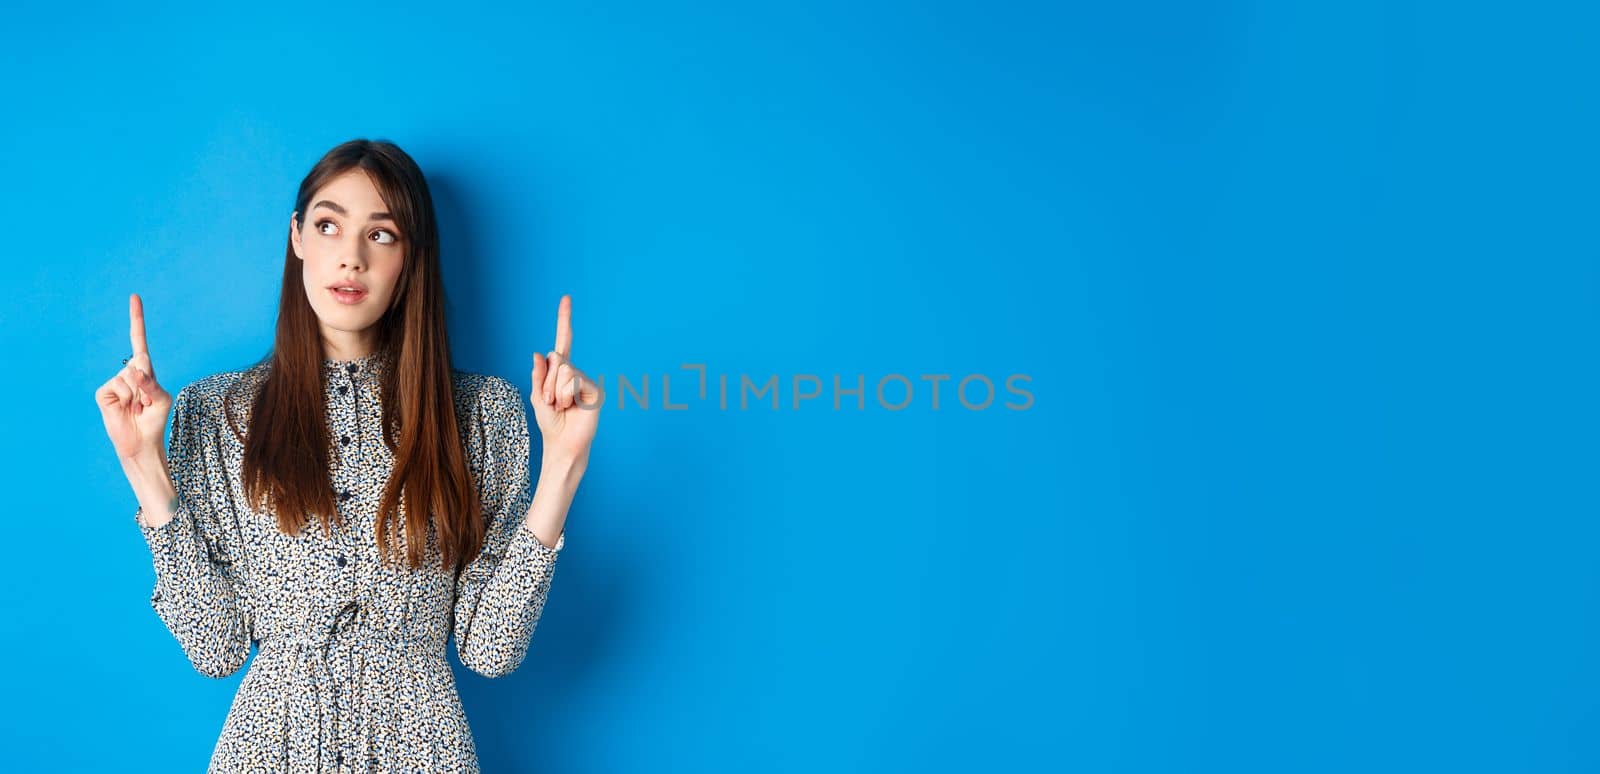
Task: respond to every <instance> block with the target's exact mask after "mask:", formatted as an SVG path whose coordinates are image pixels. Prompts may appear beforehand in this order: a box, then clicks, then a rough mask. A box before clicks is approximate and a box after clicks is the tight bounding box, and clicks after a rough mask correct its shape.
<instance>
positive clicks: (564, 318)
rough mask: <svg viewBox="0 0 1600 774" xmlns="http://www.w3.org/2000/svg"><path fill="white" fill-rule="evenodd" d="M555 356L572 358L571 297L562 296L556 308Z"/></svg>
mask: <svg viewBox="0 0 1600 774" xmlns="http://www.w3.org/2000/svg"><path fill="white" fill-rule="evenodd" d="M556 354H559V355H562V356H564V357H566V358H568V359H571V357H572V296H571V295H563V296H562V297H561V305H560V306H559V307H557V308H556Z"/></svg>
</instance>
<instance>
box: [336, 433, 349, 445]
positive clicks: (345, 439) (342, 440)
mask: <svg viewBox="0 0 1600 774" xmlns="http://www.w3.org/2000/svg"><path fill="white" fill-rule="evenodd" d="M339 443H340V444H341V445H344V446H348V445H349V444H350V436H348V435H341V436H339Z"/></svg>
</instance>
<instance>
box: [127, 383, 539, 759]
mask: <svg viewBox="0 0 1600 774" xmlns="http://www.w3.org/2000/svg"><path fill="white" fill-rule="evenodd" d="M390 365H391V361H390V359H389V358H388V356H386V355H384V354H382V353H374V354H371V355H367V356H365V357H362V358H359V359H355V360H345V361H339V360H331V359H328V360H324V361H323V364H322V366H323V368H322V373H323V386H324V393H325V397H326V406H327V418H328V426H329V428H330V429H331V431H332V432H331V435H332V438H331V439H330V446H331V447H332V448H331V454H330V459H331V463H330V470H329V474H330V476H331V478H332V482H333V487H334V492H335V493H336V494H337V502H338V507H339V509H340V514H341V516H342V518H343V526H342V527H338V528H335V529H334V530H333V531H332V534H331V535H324V534H323V530H322V528H321V524H320V522H319V521H317V520H316V519H312V521H311V522H310V524H308V525H307V527H306V528H305V529H303V530H301V532H300V534H299V535H294V536H291V535H285V534H283V533H281V532H279V530H278V528H277V523H276V520H275V517H274V516H273V515H272V514H271V513H270V512H268V511H265V510H261V511H258V510H254V509H252V507H250V505H249V498H247V497H245V496H244V490H243V485H242V482H241V475H240V471H241V460H242V456H243V452H244V449H243V445H242V444H241V442H240V441H239V440H238V439H237V438H236V437H235V436H234V433H233V431H232V430H231V429H230V428H229V426H228V424H227V421H226V416H228V415H231V416H232V417H234V421H235V422H237V423H238V426H239V427H240V428H244V427H248V424H247V423H248V420H249V416H248V412H249V410H250V406H251V404H252V399H253V398H254V395H255V390H257V389H258V388H259V386H260V384H261V382H262V379H263V378H264V377H265V375H266V369H268V368H270V362H267V363H261V364H258V365H256V366H254V367H252V368H250V369H246V370H243V371H227V372H222V373H218V374H213V375H211V376H207V377H204V378H202V379H200V380H198V381H196V382H194V383H192V384H190V385H188V386H186V387H184V388H183V389H182V390H180V391H179V392H178V394H177V395H176V396H175V397H174V399H173V410H172V420H171V421H172V432H171V438H170V440H169V441H168V452H167V454H168V465H169V469H170V471H171V477H172V481H173V485H174V487H175V488H176V490H177V494H178V506H177V509H176V515H175V516H174V517H173V519H172V520H171V521H169V522H167V523H166V524H163V525H161V526H159V527H150V526H149V525H147V524H145V522H144V519H143V518H142V515H143V514H142V512H143V509H142V508H140V509H139V510H136V511H135V513H134V518H135V522H136V524H137V525H138V528H139V530H140V532H141V533H142V534H143V536H144V539H145V542H146V543H147V545H148V546H149V549H150V555H151V558H152V561H153V563H154V567H155V588H154V590H153V591H152V593H151V595H150V604H151V606H152V607H153V608H154V609H155V612H156V614H157V615H158V616H160V619H161V621H162V622H163V623H164V624H165V625H166V627H167V629H168V630H169V631H170V632H171V633H172V635H173V636H174V637H175V638H176V639H177V641H178V644H179V645H180V646H181V647H182V649H183V652H184V654H185V655H186V656H187V657H188V659H189V661H190V663H191V664H193V666H194V668H195V669H196V670H198V671H200V672H201V673H203V674H206V675H209V676H211V677H218V678H220V677H225V676H227V675H230V674H233V673H234V672H236V671H238V669H239V668H240V667H241V666H243V665H244V663H245V660H246V658H247V657H248V656H249V655H250V652H251V649H252V646H254V648H255V658H254V659H253V660H251V661H250V667H249V670H248V671H247V672H246V673H245V676H244V679H243V680H242V681H241V682H240V684H239V689H238V692H237V694H236V695H235V696H234V699H233V703H232V706H231V707H230V708H229V710H228V714H227V717H226V719H225V720H224V722H223V726H222V733H221V736H220V737H219V738H218V739H217V743H216V747H215V748H214V750H213V751H212V755H211V760H210V769H209V770H210V771H213V772H244V771H261V772H288V773H289V774H301V773H302V772H334V771H337V772H347V771H360V772H396V771H405V772H417V771H428V772H433V771H466V772H475V771H478V760H477V751H476V748H475V746H474V743H473V738H472V733H471V731H470V729H469V728H468V726H467V718H466V714H465V712H464V710H463V708H462V705H461V698H460V695H459V694H458V693H457V691H456V685H455V678H454V675H453V673H452V672H451V669H450V666H449V663H448V662H447V661H446V641H447V638H448V637H449V636H450V635H452V634H453V635H454V638H455V647H456V654H457V656H458V657H459V658H460V660H461V663H462V664H463V665H464V666H466V667H467V668H469V669H471V670H472V671H474V672H477V673H479V674H482V675H485V676H488V677H497V676H500V675H505V674H507V673H509V672H511V671H512V670H514V669H516V668H517V666H518V665H519V664H520V663H521V662H522V660H523V656H524V655H525V654H526V652H527V649H528V643H529V638H530V637H531V636H532V635H533V631H534V627H535V625H536V624H537V623H538V621H539V616H540V613H541V612H542V610H543V608H544V604H545V599H546V596H547V595H548V593H549V590H550V582H551V577H552V576H553V574H554V572H555V564H556V557H557V556H558V554H559V553H560V551H561V549H562V547H563V546H564V545H565V544H566V534H565V532H563V533H562V534H561V535H559V536H557V539H556V543H555V545H554V547H550V546H546V545H545V544H544V543H542V542H540V540H539V538H538V537H537V536H536V535H535V534H534V532H533V531H532V530H531V529H529V528H528V527H527V526H526V525H525V521H524V520H525V516H526V514H527V511H528V506H529V503H530V493H529V480H528V453H529V435H528V422H527V416H526V413H525V411H524V409H523V404H522V397H521V395H520V393H519V392H518V391H517V389H516V387H514V386H513V385H512V384H511V383H510V382H508V381H506V380H505V379H502V378H500V377H497V376H486V375H482V374H474V373H467V372H462V371H457V370H452V374H451V376H452V381H453V386H454V390H455V408H456V414H457V418H458V419H459V420H460V422H461V427H462V428H463V440H464V441H465V448H466V452H467V456H468V460H469V468H470V469H471V471H472V473H473V477H474V479H475V480H476V481H477V483H478V490H479V494H480V496H481V497H482V498H483V500H482V501H483V512H484V517H485V519H486V520H489V524H488V531H487V534H486V535H485V538H484V548H483V550H482V553H480V554H479V555H478V556H477V557H476V558H474V559H473V560H472V561H470V562H468V563H466V564H465V565H463V566H461V567H460V568H459V569H458V570H457V571H454V572H452V571H446V570H441V569H440V567H439V564H440V562H439V547H438V544H437V540H436V539H435V538H436V536H435V535H434V534H433V533H432V531H430V535H429V540H428V551H427V553H426V554H425V560H424V562H423V564H422V566H421V567H420V568H418V569H415V570H412V569H409V568H408V567H407V566H406V565H405V563H404V562H400V563H393V562H391V563H389V564H384V563H382V562H380V561H379V557H378V550H377V544H376V540H375V536H374V534H375V533H374V524H373V520H374V518H375V517H376V515H377V507H378V501H379V498H380V497H381V495H382V493H383V487H384V484H385V483H386V482H387V479H388V475H389V471H390V468H391V466H392V465H393V462H394V460H393V455H392V453H391V452H390V451H389V449H388V447H387V446H386V445H385V444H384V442H383V439H382V438H381V436H380V435H379V433H380V426H381V421H382V420H381V409H380V407H379V388H380V384H381V383H380V381H379V379H380V377H381V376H382V374H383V371H384V369H385V368H388V367H390ZM225 395H226V396H228V400H227V401H226V403H224V400H223V398H224V396H225ZM224 412H228V414H227V415H225V413H224Z"/></svg>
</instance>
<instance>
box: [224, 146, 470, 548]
mask: <svg viewBox="0 0 1600 774" xmlns="http://www.w3.org/2000/svg"><path fill="white" fill-rule="evenodd" d="M351 169H361V170H363V171H365V172H366V173H367V175H368V176H370V177H371V179H372V182H373V184H374V186H376V187H377V189H378V193H379V194H380V195H381V196H382V197H383V201H384V204H385V205H387V208H388V211H389V212H390V213H391V214H392V215H393V217H394V219H395V221H396V226H398V227H399V229H400V233H402V234H405V235H406V247H405V257H404V266H403V267H402V268H401V270H400V277H399V279H398V280H397V281H396V284H395V291H394V296H393V298H392V300H391V303H390V306H389V309H388V310H387V311H385V312H384V314H383V317H381V318H379V320H378V322H377V323H375V325H376V326H377V329H378V340H377V350H378V352H380V353H381V354H382V355H383V356H384V357H385V358H387V360H388V363H389V364H390V366H389V367H387V368H384V369H381V384H382V387H381V389H380V393H381V396H382V402H383V407H382V417H383V429H384V431H383V433H382V434H381V435H382V437H383V440H384V443H385V444H386V445H387V446H388V447H389V450H390V451H391V452H393V454H394V467H393V469H392V470H391V472H390V474H389V480H388V483H387V484H386V486H385V488H384V492H383V497H382V499H381V500H380V501H379V505H378V515H377V521H376V524H375V529H374V531H375V532H376V535H377V543H378V548H379V556H380V557H382V558H383V559H384V560H385V561H387V560H389V559H390V558H391V557H392V556H393V555H394V554H396V553H398V552H399V551H400V546H399V544H400V541H401V540H403V542H404V551H405V558H406V560H407V563H408V564H409V566H410V567H411V568H413V569H415V568H417V567H419V566H420V565H421V564H422V560H423V556H424V552H425V549H426V546H427V540H428V536H429V528H430V526H431V527H433V528H435V529H437V530H438V541H439V548H440V550H441V553H442V554H443V561H442V566H443V568H444V569H449V568H451V567H453V566H456V564H455V563H456V562H457V561H458V560H462V561H465V560H470V559H471V558H472V557H474V556H476V555H477V554H478V552H479V551H480V550H481V549H482V546H483V538H484V529H485V526H484V523H483V506H482V503H481V502H480V501H479V498H478V492H477V486H476V484H475V482H474V479H473V477H472V473H471V470H470V469H469V468H468V466H467V460H466V452H465V449H464V445H463V440H462V435H461V429H460V426H459V423H458V421H457V416H456V412H455V408H454V405H455V404H454V396H453V394H452V389H451V384H452V382H451V377H450V372H451V361H450V342H449V338H448V335H447V332H446V330H445V314H444V307H445V297H444V282H443V275H442V274H441V273H440V270H439V234H438V224H437V223H436V221H435V219H434V211H433V198H432V196H431V195H430V194H429V193H428V183H427V180H426V179H424V178H423V176H422V170H421V169H420V168H418V167H417V164H416V162H415V161H413V160H412V159H411V157H410V156H409V155H407V154H406V153H405V151H403V150H401V149H400V148H399V147H398V146H396V145H394V144H393V143H391V142H387V141H384V140H366V139H356V140H350V141H349V142H345V143H342V144H340V145H338V146H337V147H335V148H333V149H332V150H330V151H328V152H327V154H325V155H324V156H323V157H322V159H321V160H320V161H318V162H317V163H316V165H315V166H313V167H312V168H311V171H310V172H309V173H308V174H307V175H306V176H305V179H303V180H301V181H300V192H299V193H298V194H297V195H296V197H295V211H296V212H298V213H300V217H301V218H302V219H303V218H305V212H306V206H307V205H308V204H309V203H310V200H311V197H312V196H313V195H314V194H315V193H316V192H317V190H318V189H320V188H321V187H322V186H323V185H325V184H326V183H327V182H328V181H330V180H332V179H333V178H334V177H337V176H338V175H341V174H343V173H344V172H346V171H349V170H351ZM268 358H269V359H270V364H271V368H270V369H269V370H268V371H267V373H266V376H265V378H264V379H263V381H262V382H261V384H260V389H259V390H258V391H257V394H256V397H255V403H254V407H253V409H252V410H251V417H250V430H249V432H248V434H247V435H246V436H245V441H244V460H243V463H244V464H243V479H244V481H243V483H244V486H245V492H246V495H247V496H248V497H249V498H250V501H251V502H253V503H258V504H260V505H261V506H262V507H267V508H275V509H276V514H277V520H278V529H279V530H280V531H282V532H283V533H285V534H289V535H294V534H297V533H298V532H299V531H300V529H301V528H302V527H304V526H305V525H306V523H307V522H308V518H307V514H313V513H314V514H316V515H317V516H318V517H319V519H320V521H321V523H322V530H323V534H328V533H329V532H330V531H331V528H332V527H331V525H332V524H335V523H339V522H340V521H341V519H340V516H339V509H338V507H337V506H336V505H335V504H334V494H333V483H332V481H331V480H330V479H329V476H328V468H329V455H330V454H331V453H332V451H333V450H332V444H331V443H330V441H329V439H330V438H331V433H330V431H329V428H328V426H327V419H326V414H325V411H326V406H325V404H324V402H323V401H324V397H323V382H322V360H323V358H324V354H323V349H322V338H321V334H320V328H319V326H318V323H317V316H316V312H315V311H314V310H313V309H312V308H311V302H310V301H309V300H307V298H306V289H305V282H304V280H303V274H302V268H301V265H300V262H299V260H298V259H297V258H296V257H295V253H294V245H293V242H292V241H291V242H290V243H289V245H288V247H287V248H286V249H285V256H284V264H283V286H282V291H281V294H280V295H279V298H278V325H277V333H276V338H275V341H274V344H273V349H272V352H271V354H270V355H268ZM224 413H225V414H230V415H231V412H226V411H225V412H224ZM234 432H235V433H238V430H237V429H235V430H234ZM419 503H422V504H426V505H427V506H428V507H427V508H418V507H416V505H417V504H419ZM430 513H431V518H430ZM402 525H403V527H404V534H403V536H402V535H398V534H397V532H398V530H399V528H400V527H401V526H402Z"/></svg>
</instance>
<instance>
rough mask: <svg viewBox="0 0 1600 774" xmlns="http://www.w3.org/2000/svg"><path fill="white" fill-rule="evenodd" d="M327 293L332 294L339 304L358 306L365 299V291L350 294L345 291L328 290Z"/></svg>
mask: <svg viewBox="0 0 1600 774" xmlns="http://www.w3.org/2000/svg"><path fill="white" fill-rule="evenodd" d="M328 292H329V293H332V294H333V297H334V298H335V299H336V300H338V302H339V303H341V304H359V303H361V302H362V301H363V300H365V299H366V297H367V291H365V290H358V291H356V292H354V293H351V292H349V291H345V290H336V289H334V288H328Z"/></svg>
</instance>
